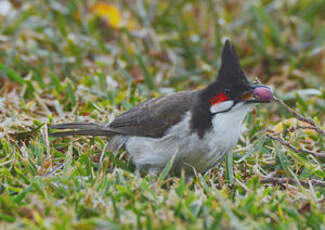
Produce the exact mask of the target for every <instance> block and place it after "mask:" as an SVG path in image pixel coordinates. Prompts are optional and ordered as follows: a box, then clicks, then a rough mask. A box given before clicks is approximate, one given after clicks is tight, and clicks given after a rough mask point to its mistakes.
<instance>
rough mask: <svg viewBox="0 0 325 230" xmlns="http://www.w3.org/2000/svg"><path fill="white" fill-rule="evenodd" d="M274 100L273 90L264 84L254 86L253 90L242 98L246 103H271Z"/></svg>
mask: <svg viewBox="0 0 325 230" xmlns="http://www.w3.org/2000/svg"><path fill="white" fill-rule="evenodd" d="M272 100H273V92H272V89H271V88H270V87H268V86H265V85H263V84H255V85H252V88H251V89H250V90H249V91H247V92H245V93H244V94H243V95H242V96H241V101H245V102H246V103H270V102H272Z"/></svg>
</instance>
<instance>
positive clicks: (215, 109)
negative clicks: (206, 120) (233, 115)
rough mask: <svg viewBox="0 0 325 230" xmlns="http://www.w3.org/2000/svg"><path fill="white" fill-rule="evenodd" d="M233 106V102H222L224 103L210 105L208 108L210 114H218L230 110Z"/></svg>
mask: <svg viewBox="0 0 325 230" xmlns="http://www.w3.org/2000/svg"><path fill="white" fill-rule="evenodd" d="M233 105H234V101H224V102H220V103H218V104H215V105H212V106H211V107H210V112H211V113H219V112H222V111H225V110H227V109H230V108H231V106H233Z"/></svg>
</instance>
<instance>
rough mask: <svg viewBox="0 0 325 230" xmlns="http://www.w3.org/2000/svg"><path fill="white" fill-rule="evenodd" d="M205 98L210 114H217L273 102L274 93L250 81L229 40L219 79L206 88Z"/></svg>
mask: <svg viewBox="0 0 325 230" xmlns="http://www.w3.org/2000/svg"><path fill="white" fill-rule="evenodd" d="M205 98H206V100H208V101H209V106H210V112H211V113H213V114H215V113H220V112H226V111H230V110H232V109H233V108H238V107H242V106H248V105H252V104H254V103H268V102H271V101H272V100H273V93H272V90H271V89H270V88H269V87H267V86H265V85H263V84H252V83H250V82H249V81H248V79H247V77H246V75H245V73H244V71H243V70H242V68H241V66H240V63H239V60H238V56H237V54H236V51H235V48H234V46H233V45H231V44H230V42H229V41H228V40H227V41H226V43H225V45H224V47H223V50H222V59H221V66H220V70H219V73H218V76H217V79H216V81H215V82H213V83H212V84H210V85H209V86H208V87H207V88H206V91H205Z"/></svg>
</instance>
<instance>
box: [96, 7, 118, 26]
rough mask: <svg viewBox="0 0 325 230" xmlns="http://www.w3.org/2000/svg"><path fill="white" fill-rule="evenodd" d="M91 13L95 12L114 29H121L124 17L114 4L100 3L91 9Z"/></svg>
mask: <svg viewBox="0 0 325 230" xmlns="http://www.w3.org/2000/svg"><path fill="white" fill-rule="evenodd" d="M91 11H92V12H94V13H95V14H96V15H97V16H99V17H101V18H103V19H105V20H106V21H107V23H108V25H109V26H111V27H112V28H114V29H119V28H121V25H122V16H121V13H120V11H119V9H118V8H117V7H116V6H114V5H112V4H106V3H98V4H95V5H93V6H92V7H91Z"/></svg>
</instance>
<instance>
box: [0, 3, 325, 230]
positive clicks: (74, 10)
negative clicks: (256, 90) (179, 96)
mask: <svg viewBox="0 0 325 230" xmlns="http://www.w3.org/2000/svg"><path fill="white" fill-rule="evenodd" d="M85 2H86V1H85ZM110 2H111V3H112V4H115V5H116V6H118V9H119V10H120V12H121V13H122V15H123V17H124V24H123V25H122V26H120V28H116V29H113V28H111V27H110V25H109V22H107V21H105V19H104V18H103V17H97V16H96V13H95V12H94V11H93V10H91V9H92V6H94V4H95V3H96V1H87V4H88V5H86V3H84V2H83V1H77V0H73V1H67V2H65V1H58V0H57V1H54V0H37V1H12V2H11V9H10V10H9V11H7V13H8V14H6V15H5V14H4V13H1V15H0V31H1V33H0V175H1V177H0V228H1V229H18V228H25V229H79V230H81V229H136V228H137V229H218V228H219V229H324V228H325V217H324V213H325V205H324V204H325V202H324V199H325V187H322V186H316V185H313V184H312V183H311V182H310V183H309V184H308V186H303V185H302V183H300V182H299V180H301V181H307V182H308V181H312V180H317V181H324V178H325V170H324V166H325V165H324V161H323V160H322V159H321V158H317V157H315V156H313V155H312V154H303V153H297V152H294V151H292V150H290V149H289V148H287V147H285V146H283V145H281V144H280V143H279V142H277V141H274V140H271V139H270V138H268V137H267V136H266V131H265V130H266V129H269V130H273V132H277V133H281V136H282V137H283V139H284V140H286V141H288V142H290V143H291V144H292V145H294V146H295V147H297V148H306V149H309V150H311V151H314V152H316V153H321V152H324V151H325V146H324V137H323V136H322V135H321V134H318V133H317V132H315V131H314V130H309V129H297V130H295V131H294V132H292V129H290V128H292V127H296V126H297V122H298V121H297V120H296V119H295V117H294V116H292V114H290V113H289V112H288V111H287V110H286V109H285V108H284V107H283V106H281V105H279V104H277V103H273V104H272V105H263V106H258V107H257V108H256V109H255V110H254V111H253V112H252V113H251V114H250V115H248V117H247V119H246V122H245V130H244V133H243V136H242V137H241V139H240V141H239V143H238V145H237V146H236V148H235V149H234V150H233V152H232V153H231V154H229V155H228V157H227V159H226V160H225V161H224V162H223V163H222V164H221V165H220V167H218V168H217V169H213V170H211V171H209V172H208V173H206V174H204V175H197V176H196V177H194V178H193V179H192V180H190V181H189V180H186V179H185V178H184V176H182V177H180V178H174V177H168V175H167V174H168V167H171V165H167V166H166V170H164V172H163V173H162V174H161V175H160V176H159V178H157V183H152V181H151V180H150V179H149V177H148V176H147V175H145V174H143V175H138V174H137V173H136V172H135V169H134V166H133V165H132V163H131V162H130V161H129V159H128V158H127V155H126V154H125V153H120V154H119V155H117V156H115V155H113V154H112V153H111V152H109V151H105V144H106V142H107V140H106V139H105V138H97V137H96V138H86V137H73V138H64V139H55V138H49V137H48V135H47V131H46V130H47V125H48V124H51V123H59V122H64V121H75V120H87V121H101V122H107V121H110V120H112V119H113V118H114V116H116V115H118V114H120V113H121V112H123V111H125V110H127V109H130V108H132V107H133V106H134V105H135V104H137V103H139V102H141V101H144V100H146V99H148V98H151V97H157V96H161V95H165V94H167V93H170V92H173V91H180V90H189V89H198V88H201V87H204V86H205V85H207V84H208V83H209V82H211V81H213V79H214V78H215V76H216V74H217V71H218V66H219V64H220V51H221V47H222V44H223V41H224V39H225V38H226V37H227V38H230V39H231V41H232V42H233V43H234V44H235V46H236V48H237V50H238V54H239V56H240V60H241V63H242V65H243V68H244V69H245V71H246V73H247V74H248V75H249V76H250V79H251V80H254V79H255V77H259V79H260V80H261V81H262V82H263V83H265V84H268V85H271V86H272V87H273V88H274V91H275V94H276V95H277V96H278V97H279V98H281V99H283V100H284V101H285V102H286V103H287V104H288V105H290V106H291V107H292V108H294V109H295V110H296V111H297V112H299V113H300V114H302V115H304V116H305V117H311V118H313V119H314V120H315V121H316V123H317V124H318V125H319V126H320V127H324V122H325V114H324V111H325V89H324V83H325V81H324V76H325V68H324V61H322V58H324V55H325V50H324V42H325V18H324V14H323V12H324V10H325V3H324V1H313V2H310V1H307V0H298V1H295V2H286V1H278V0H276V1H254V3H253V2H251V1H212V0H207V1H172V0H166V1H155V0H152V1H145V0H137V1H131V0H129V1H127V0H125V1H110ZM0 4H4V3H2V2H1V3H0ZM2 7H3V5H2ZM0 8H1V7H0ZM129 24H132V27H131V26H128V25H129ZM124 25H125V26H124ZM270 175H272V177H276V178H288V179H291V180H293V182H295V183H290V184H287V183H281V184H277V183H264V182H263V180H262V179H261V178H263V176H264V177H265V176H270Z"/></svg>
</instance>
